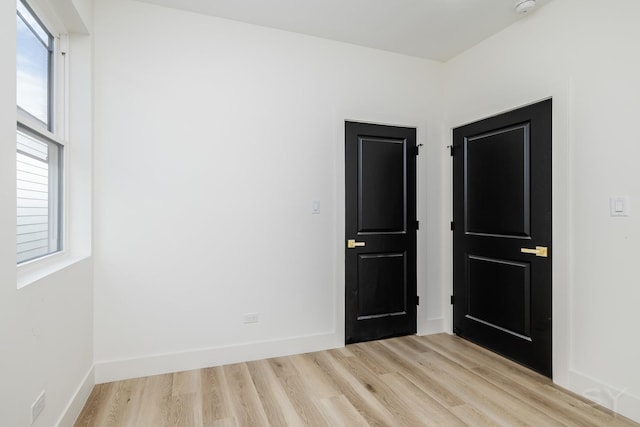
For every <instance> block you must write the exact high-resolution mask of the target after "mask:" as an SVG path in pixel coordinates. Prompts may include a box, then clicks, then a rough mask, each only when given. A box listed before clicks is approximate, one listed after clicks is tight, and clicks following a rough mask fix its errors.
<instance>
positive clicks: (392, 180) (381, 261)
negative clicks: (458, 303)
mask: <svg viewBox="0 0 640 427" xmlns="http://www.w3.org/2000/svg"><path fill="white" fill-rule="evenodd" d="M345 144H346V147H345V149H346V150H345V151H346V158H345V167H346V188H345V193H346V226H345V234H346V236H345V245H346V248H347V249H346V256H345V274H346V278H345V280H346V283H345V288H346V298H345V304H346V306H345V316H346V319H345V325H346V326H345V329H346V331H345V332H346V335H345V340H346V342H347V343H353V342H360V341H368V340H374V339H380V338H386V337H391V336H399V335H408V334H414V333H415V332H416V303H417V298H416V227H417V224H416V154H417V153H416V130H415V129H413V128H405V127H394V126H382V125H372V124H365V123H354V122H346V123H345Z"/></svg>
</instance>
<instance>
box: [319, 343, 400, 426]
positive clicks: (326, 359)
mask: <svg viewBox="0 0 640 427" xmlns="http://www.w3.org/2000/svg"><path fill="white" fill-rule="evenodd" d="M307 357H309V358H311V359H312V360H313V361H314V362H315V363H316V364H317V365H318V366H319V367H320V369H322V370H323V371H324V372H325V375H327V377H328V378H331V380H332V381H333V383H334V385H335V387H336V388H338V389H339V390H340V392H341V393H342V394H343V395H344V396H345V397H346V398H347V399H348V400H349V403H351V405H352V406H353V407H354V408H355V409H356V410H357V411H358V412H359V413H360V415H361V416H362V417H363V418H364V419H365V420H366V421H367V423H368V424H369V425H370V426H372V427H375V426H390V425H393V422H394V419H393V415H392V414H391V413H390V412H389V411H388V410H387V409H386V408H385V407H383V406H381V405H380V404H379V403H378V401H377V399H376V398H375V397H374V396H373V395H372V394H371V393H370V392H369V390H367V388H366V386H365V385H363V384H362V383H360V382H359V381H358V380H357V379H356V378H354V377H353V376H352V375H351V374H350V373H349V371H348V370H347V369H345V368H344V367H342V366H341V365H340V364H339V363H338V362H337V361H336V360H335V359H334V358H333V357H331V356H330V355H329V353H328V352H318V353H311V354H308V355H307Z"/></svg>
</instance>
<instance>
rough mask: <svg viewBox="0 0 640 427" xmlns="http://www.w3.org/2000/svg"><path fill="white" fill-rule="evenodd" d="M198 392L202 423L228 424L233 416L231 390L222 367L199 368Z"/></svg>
mask: <svg viewBox="0 0 640 427" xmlns="http://www.w3.org/2000/svg"><path fill="white" fill-rule="evenodd" d="M200 375H201V379H200V393H201V395H202V423H203V424H204V425H205V426H207V425H215V423H218V422H220V423H222V424H221V425H225V424H228V423H229V422H230V421H225V420H233V421H231V422H233V424H235V418H234V415H233V406H232V402H231V392H230V391H229V386H228V384H227V378H226V377H225V375H224V368H223V367H222V366H217V367H215V368H206V369H201V370H200Z"/></svg>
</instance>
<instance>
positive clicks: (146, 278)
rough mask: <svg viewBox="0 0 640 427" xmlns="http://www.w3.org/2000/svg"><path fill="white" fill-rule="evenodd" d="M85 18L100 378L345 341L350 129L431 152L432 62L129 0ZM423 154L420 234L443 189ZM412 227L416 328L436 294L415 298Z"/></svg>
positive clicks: (428, 317) (429, 316) (436, 324)
mask: <svg viewBox="0 0 640 427" xmlns="http://www.w3.org/2000/svg"><path fill="white" fill-rule="evenodd" d="M96 7H97V10H96V14H95V26H96V44H95V53H96V62H95V66H96V104H95V108H96V110H95V129H96V157H95V158H96V164H95V173H96V175H95V195H96V203H95V232H96V239H95V241H96V247H95V251H96V252H95V253H96V264H95V333H96V345H95V355H96V362H97V364H96V380H97V381H98V382H102V381H108V380H112V379H117V378H125V377H131V376H141V375H147V374H151V373H157V372H167V371H175V370H179V369H190V368H196V367H201V366H207V365H213V364H220V363H225V362H233V361H238V360H244V359H250V358H256V357H265V356H270V355H275V354H285V353H290V352H296V351H309V350H315V349H320V348H328V347H334V346H339V345H343V334H344V332H343V330H344V320H343V313H342V307H343V306H344V302H343V298H344V270H343V265H342V264H343V257H344V249H343V248H344V240H343V239H344V236H343V232H344V231H343V229H344V228H343V227H344V225H343V224H344V219H343V209H344V201H343V198H344V178H343V176H344V155H343V144H344V120H345V119H356V120H364V121H373V122H382V123H389V124H398V125H410V126H416V127H417V128H418V133H419V138H420V142H422V143H425V144H427V145H429V144H431V143H432V141H440V140H441V138H440V135H439V134H438V132H439V126H438V125H437V123H439V121H440V115H439V114H440V113H439V111H440V104H441V98H440V97H441V94H440V85H439V84H438V82H440V81H441V75H440V70H441V67H442V66H441V64H436V63H432V62H429V61H425V60H421V59H416V58H410V57H406V56H401V55H396V54H390V53H385V52H381V51H376V50H371V49H365V48H361V47H355V46H351V45H346V44H341V43H337V42H332V41H327V40H322V39H317V38H312V37H308V36H302V35H297V34H292V33H286V32H282V31H276V30H272V29H266V28H262V27H257V26H252V25H247V24H242V23H237V22H232V21H227V20H222V19H217V18H212V17H205V16H200V15H196V14H192V13H187V12H181V11H176V10H172V9H167V8H162V7H158V6H153V5H149V4H144V3H138V2H134V1H131V0H109V1H106V0H105V1H98V2H97V6H96ZM426 148H427V149H426V150H424V152H425V153H426V155H424V156H423V157H421V159H420V165H421V170H420V174H421V178H420V179H421V185H420V190H421V200H420V216H421V219H422V220H423V224H428V223H429V222H431V223H433V222H434V219H433V218H431V217H430V216H429V213H428V209H427V204H428V198H427V197H426V196H425V195H427V194H430V191H431V194H435V195H437V196H438V197H439V192H440V186H439V184H438V178H439V173H440V163H439V161H438V160H437V158H433V159H431V157H430V152H431V150H432V147H431V146H428V147H426ZM429 162H430V163H429ZM427 163H429V164H427ZM314 199H319V200H321V211H322V212H321V214H320V215H312V214H311V203H312V200H314ZM420 233H421V234H420V251H421V252H420V255H419V256H420V258H419V259H420V262H421V265H420V284H419V287H420V293H421V295H422V296H423V301H426V302H427V303H426V304H424V305H423V306H421V307H420V329H421V330H422V331H425V330H427V331H428V330H435V329H441V328H442V306H441V304H440V300H441V296H440V292H441V290H440V288H439V287H438V286H436V287H434V288H432V289H431V293H432V294H433V295H435V296H432V295H427V278H428V277H429V278H431V279H432V280H433V281H435V282H437V281H439V280H440V279H439V277H438V274H439V269H438V268H434V269H430V268H429V264H427V261H426V260H427V251H428V250H431V251H432V252H433V258H432V259H435V260H437V259H438V255H437V252H438V239H434V240H432V241H431V242H430V243H429V244H427V239H426V235H427V234H428V226H427V227H424V231H423V230H421V231H420ZM250 312H256V313H259V316H260V322H259V323H258V324H251V325H245V324H243V322H242V314H243V313H250Z"/></svg>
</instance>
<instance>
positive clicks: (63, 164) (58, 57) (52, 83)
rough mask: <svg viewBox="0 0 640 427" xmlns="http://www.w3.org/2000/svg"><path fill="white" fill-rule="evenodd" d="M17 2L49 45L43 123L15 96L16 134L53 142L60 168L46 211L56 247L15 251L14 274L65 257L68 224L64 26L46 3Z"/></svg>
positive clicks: (50, 189) (65, 40) (66, 61)
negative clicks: (25, 255)
mask: <svg viewBox="0 0 640 427" xmlns="http://www.w3.org/2000/svg"><path fill="white" fill-rule="evenodd" d="M18 3H21V4H22V5H23V6H25V8H26V9H27V10H28V11H29V13H31V14H32V16H33V17H34V18H35V19H36V21H37V22H38V23H39V24H40V25H41V26H42V27H43V29H44V30H45V31H46V32H47V33H48V35H50V36H51V46H49V47H48V50H49V70H48V86H49V87H48V89H49V93H48V100H47V101H48V104H47V105H48V123H43V122H42V121H41V120H40V119H38V118H37V117H35V116H33V115H32V114H31V113H29V112H28V111H26V110H24V109H23V108H21V107H20V106H18V102H17V98H16V111H17V123H16V137H17V133H18V132H22V133H25V134H28V135H29V136H31V137H34V138H35V139H37V140H39V141H41V142H43V143H46V144H55V145H57V146H58V147H59V149H58V152H59V158H58V160H57V163H58V167H59V168H61V170H59V171H58V173H57V174H56V175H57V177H56V178H53V179H54V180H57V181H58V182H57V185H56V186H55V192H56V195H55V196H53V197H54V198H55V199H57V206H56V209H55V211H54V212H53V213H50V216H51V217H50V218H49V223H50V226H51V225H53V226H54V227H56V229H57V230H56V232H55V233H54V234H55V236H56V237H57V239H58V245H57V247H58V248H57V250H54V251H52V252H49V253H47V254H44V255H40V256H37V257H34V258H32V259H28V260H24V261H20V262H18V258H17V252H16V266H17V268H18V275H19V276H20V275H21V274H26V273H28V272H30V271H32V270H33V269H37V268H40V267H44V266H46V265H48V264H50V263H52V262H57V261H58V260H60V258H61V257H63V256H65V253H66V252H67V251H68V244H67V242H68V241H69V239H68V237H69V223H68V220H67V215H66V212H68V198H67V197H66V194H67V188H68V179H67V178H68V172H67V171H68V166H67V165H68V163H67V158H68V130H67V129H68V89H67V86H68V73H67V70H68V55H67V52H68V36H67V34H66V30H65V28H64V26H62V25H61V24H60V22H59V21H58V20H57V19H56V18H57V17H56V16H55V15H54V14H53V12H52V11H51V10H49V9H48V8H47V6H48V5H47V4H46V3H44V2H42V1H38V0H16V13H18ZM16 31H17V28H16ZM32 31H33V30H32ZM16 73H17V67H16ZM16 81H17V75H16ZM17 154H18V150H17V147H16V155H17ZM16 171H17V166H16ZM16 182H17V177H16ZM50 182H51V177H50ZM52 191H54V188H49V194H50V196H49V197H52V196H51V192H52ZM16 197H17V195H16ZM16 226H17V212H16ZM51 235H52V233H51V231H50V236H49V240H50V243H51ZM16 249H17V240H16Z"/></svg>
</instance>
